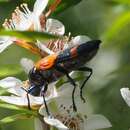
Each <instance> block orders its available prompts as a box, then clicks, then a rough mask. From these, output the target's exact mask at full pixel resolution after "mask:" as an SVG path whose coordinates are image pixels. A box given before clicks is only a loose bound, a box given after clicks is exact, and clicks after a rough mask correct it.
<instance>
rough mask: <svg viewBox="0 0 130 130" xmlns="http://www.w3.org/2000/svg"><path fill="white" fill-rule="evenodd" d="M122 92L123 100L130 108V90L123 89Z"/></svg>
mask: <svg viewBox="0 0 130 130" xmlns="http://www.w3.org/2000/svg"><path fill="white" fill-rule="evenodd" d="M120 91H121V95H122V97H123V99H124V100H125V102H126V103H127V105H128V106H129V107H130V90H129V88H121V89H120Z"/></svg>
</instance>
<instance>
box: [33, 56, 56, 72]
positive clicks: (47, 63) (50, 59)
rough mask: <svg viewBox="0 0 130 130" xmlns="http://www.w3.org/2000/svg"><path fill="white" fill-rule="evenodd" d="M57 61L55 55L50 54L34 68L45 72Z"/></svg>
mask: <svg viewBox="0 0 130 130" xmlns="http://www.w3.org/2000/svg"><path fill="white" fill-rule="evenodd" d="M56 59H57V54H52V55H49V56H46V57H45V58H43V59H41V60H39V61H38V62H37V63H36V64H35V67H36V68H37V69H40V70H47V69H50V68H51V67H53V66H54V64H55V61H56Z"/></svg>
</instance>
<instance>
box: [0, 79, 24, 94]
mask: <svg viewBox="0 0 130 130" xmlns="http://www.w3.org/2000/svg"><path fill="white" fill-rule="evenodd" d="M0 87H3V88H5V89H6V88H7V91H8V92H10V93H12V94H15V95H18V96H22V95H25V94H26V92H25V91H24V90H23V89H21V87H23V83H22V81H21V80H19V79H17V78H15V77H7V78H5V79H2V80H0Z"/></svg>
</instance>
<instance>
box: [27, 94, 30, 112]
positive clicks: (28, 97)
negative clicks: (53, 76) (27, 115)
mask: <svg viewBox="0 0 130 130" xmlns="http://www.w3.org/2000/svg"><path fill="white" fill-rule="evenodd" d="M28 94H29V93H28V92H27V101H28V109H29V110H31V105H30V99H29V95H28Z"/></svg>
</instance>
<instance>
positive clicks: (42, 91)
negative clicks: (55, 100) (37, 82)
mask: <svg viewBox="0 0 130 130" xmlns="http://www.w3.org/2000/svg"><path fill="white" fill-rule="evenodd" d="M47 88H48V84H47V83H46V84H45V86H44V87H42V90H41V93H40V95H41V96H43V102H44V105H45V109H46V113H47V115H48V116H50V112H49V109H48V106H47V103H46V100H45V93H46V91H47Z"/></svg>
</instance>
